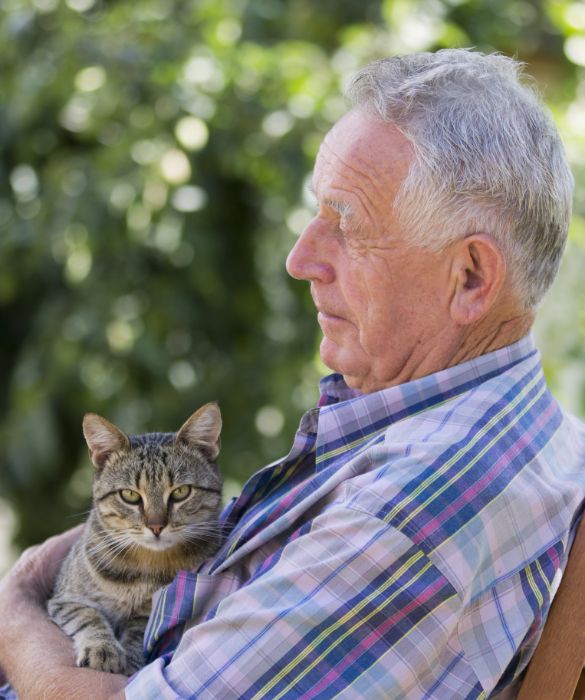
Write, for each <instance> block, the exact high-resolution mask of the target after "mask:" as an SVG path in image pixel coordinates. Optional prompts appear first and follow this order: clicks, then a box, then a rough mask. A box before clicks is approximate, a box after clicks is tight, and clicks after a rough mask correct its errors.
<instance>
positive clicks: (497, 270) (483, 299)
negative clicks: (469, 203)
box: [449, 233, 506, 326]
mask: <svg viewBox="0 0 585 700" xmlns="http://www.w3.org/2000/svg"><path fill="white" fill-rule="evenodd" d="M452 251H453V257H452V260H453V263H452V267H451V280H452V293H451V301H450V309H449V310H450V314H451V318H452V319H453V321H455V323H457V324H459V325H461V326H467V325H470V324H472V323H475V322H476V321H479V320H480V319H481V318H483V317H484V316H485V315H486V314H487V313H488V312H489V310H490V309H491V308H492V307H493V305H494V304H495V302H496V299H497V298H498V295H499V293H500V291H501V289H502V286H503V284H504V281H505V279H506V263H505V261H504V256H503V255H502V251H501V249H500V247H499V246H498V244H497V243H496V242H495V241H494V239H493V238H492V237H491V236H488V235H487V234H483V233H477V234H473V235H471V236H468V237H467V238H463V239H461V240H458V241H455V242H454V243H453V249H452Z"/></svg>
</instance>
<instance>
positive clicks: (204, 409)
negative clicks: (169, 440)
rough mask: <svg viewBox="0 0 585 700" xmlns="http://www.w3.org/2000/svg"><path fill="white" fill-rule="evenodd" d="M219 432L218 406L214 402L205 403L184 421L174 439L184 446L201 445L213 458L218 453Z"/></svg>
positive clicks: (219, 417)
mask: <svg viewBox="0 0 585 700" xmlns="http://www.w3.org/2000/svg"><path fill="white" fill-rule="evenodd" d="M220 432H221V413H220V411H219V406H218V405H217V404H216V403H215V402H212V403H206V404H205V405H204V406H201V408H200V409H199V410H198V411H195V413H194V414H193V415H192V416H191V417H190V418H189V419H188V420H187V421H185V423H184V425H183V427H182V428H181V429H180V430H179V432H178V433H177V437H176V438H175V440H176V442H177V443H179V444H183V445H185V446H186V447H201V448H203V449H204V450H205V451H206V452H207V453H208V455H209V457H210V458H211V459H215V458H216V457H217V455H218V454H219V434H220Z"/></svg>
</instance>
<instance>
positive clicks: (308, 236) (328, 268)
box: [286, 220, 335, 284]
mask: <svg viewBox="0 0 585 700" xmlns="http://www.w3.org/2000/svg"><path fill="white" fill-rule="evenodd" d="M319 228H320V227H319V224H318V223H317V222H316V221H315V220H313V221H311V222H310V223H309V225H308V226H307V228H306V229H305V230H304V231H303V233H302V234H301V235H300V236H299V238H298V240H297V242H296V243H295V245H294V246H293V249H292V250H291V251H290V253H289V254H288V257H287V259H286V271H287V272H288V274H289V275H290V276H291V277H294V278H295V279H298V280H309V281H310V282H323V283H325V284H327V283H329V282H332V281H333V279H334V277H335V273H334V269H333V266H332V265H331V263H330V262H329V261H328V260H327V259H326V258H327V256H326V255H325V253H324V250H323V246H322V245H321V244H320V241H319V235H320V234H321V235H323V233H324V232H322V231H321V232H320V231H319Z"/></svg>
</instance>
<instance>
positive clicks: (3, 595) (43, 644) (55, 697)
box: [0, 528, 128, 700]
mask: <svg viewBox="0 0 585 700" xmlns="http://www.w3.org/2000/svg"><path fill="white" fill-rule="evenodd" d="M79 534H80V529H79V528H75V529H74V530H70V531H68V532H66V533H64V534H63V535H59V536H58V537H53V538H51V539H49V540H47V542H45V543H44V544H43V545H41V546H39V547H34V548H32V549H29V550H27V551H26V552H25V553H24V554H23V555H22V557H21V558H20V559H19V561H18V562H17V563H16V565H15V566H14V568H13V569H12V570H11V571H10V572H9V573H8V574H7V575H6V576H5V578H4V579H3V580H2V581H1V582H0V667H1V668H2V670H3V671H4V673H5V675H6V677H7V678H8V680H9V681H10V683H11V684H12V686H13V687H14V689H15V690H16V692H17V694H18V695H19V697H21V698H26V700H37V698H38V699H39V700H40V699H41V698H42V699H43V700H63V698H67V700H87V698H92V700H113V699H114V698H115V699H116V700H118V699H121V698H123V697H124V687H125V685H126V683H127V681H128V679H127V678H126V677H125V676H121V675H115V674H111V673H101V672H99V671H94V670H92V669H86V668H77V667H76V666H75V661H74V654H73V646H72V643H71V640H70V639H69V637H67V635H65V633H64V632H62V631H61V630H60V629H59V627H57V625H55V624H54V623H53V622H52V621H51V620H50V619H49V617H48V615H47V612H46V609H45V603H46V600H47V597H48V596H49V593H50V590H51V586H52V584H53V581H54V580H55V577H56V574H57V571H58V569H59V566H60V564H61V562H62V561H63V558H64V557H65V555H66V554H67V552H68V551H69V548H70V547H71V545H72V544H73V542H74V541H75V540H76V539H77V538H78V537H79Z"/></svg>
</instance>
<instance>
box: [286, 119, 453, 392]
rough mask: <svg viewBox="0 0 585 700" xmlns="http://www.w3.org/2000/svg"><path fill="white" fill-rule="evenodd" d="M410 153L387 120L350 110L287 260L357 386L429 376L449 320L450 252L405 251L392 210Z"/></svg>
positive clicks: (331, 137)
mask: <svg viewBox="0 0 585 700" xmlns="http://www.w3.org/2000/svg"><path fill="white" fill-rule="evenodd" d="M412 157H413V148H412V145H411V143H410V142H409V141H408V140H407V139H406V138H405V137H404V136H403V135H402V134H401V133H400V132H399V131H398V130H397V129H396V128H395V127H393V126H392V125H390V124H387V123H383V122H380V121H376V120H375V119H374V118H372V117H368V116H367V115H365V114H364V113H363V112H360V111H358V110H352V111H351V112H349V113H348V114H346V115H345V116H344V117H343V118H342V119H341V120H340V121H339V122H338V123H337V124H336V125H335V126H334V127H333V129H332V130H331V131H330V132H329V134H328V135H327V136H326V137H325V139H324V141H323V143H322V145H321V148H320V150H319V154H318V156H317V160H316V163H315V170H314V175H313V183H312V186H313V190H314V193H315V196H316V198H317V203H318V212H317V214H316V216H315V217H314V218H313V220H312V221H311V222H310V223H309V225H308V226H307V228H306V229H305V231H304V232H303V234H302V235H301V236H300V238H299V240H298V242H297V243H296V245H295V247H294V248H293V250H292V251H291V253H290V255H289V257H288V260H287V270H288V272H289V274H290V275H292V276H293V277H295V278H297V279H305V280H308V281H309V282H310V283H311V294H312V296H313V300H314V302H315V306H316V307H317V311H318V316H317V318H318V321H319V325H320V326H321V329H322V331H323V340H322V342H321V358H322V359H323V362H324V363H325V364H326V365H327V366H328V367H330V368H331V369H333V370H335V371H337V372H340V373H341V374H343V375H344V377H345V380H346V382H347V383H348V384H349V385H350V386H352V387H354V388H357V389H360V390H361V391H362V392H370V391H376V390H378V389H381V388H384V387H387V386H392V385H394V384H398V383H401V382H403V381H408V380H410V379H413V378H415V377H417V376H421V375H423V374H426V373H428V364H429V363H428V359H427V355H428V353H432V351H433V345H434V342H435V340H436V339H437V338H438V336H439V334H441V333H442V332H443V331H444V328H445V324H447V323H448V296H449V289H448V287H449V274H448V273H449V265H448V260H447V257H446V256H444V255H443V254H435V253H431V252H429V251H426V250H424V249H421V248H414V247H409V246H408V232H407V231H404V230H402V228H401V227H400V226H399V224H398V221H397V218H396V214H395V212H394V211H393V201H394V198H395V196H396V193H397V192H398V189H399V187H400V185H401V183H402V181H403V179H404V177H405V176H406V174H407V172H408V169H409V166H410V163H411V159H412ZM425 368H427V369H425Z"/></svg>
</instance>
